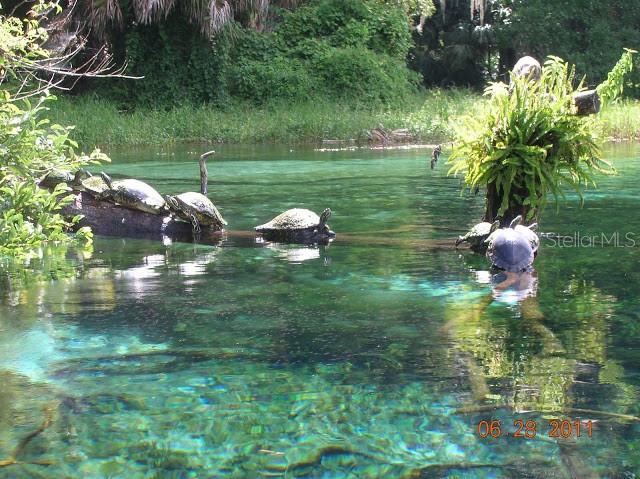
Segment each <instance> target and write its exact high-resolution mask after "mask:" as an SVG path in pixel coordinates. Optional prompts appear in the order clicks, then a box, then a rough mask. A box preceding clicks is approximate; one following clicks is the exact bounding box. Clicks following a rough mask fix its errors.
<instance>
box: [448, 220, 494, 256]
mask: <svg viewBox="0 0 640 479" xmlns="http://www.w3.org/2000/svg"><path fill="white" fill-rule="evenodd" d="M499 227H500V221H498V220H496V221H494V222H493V223H488V222H486V221H483V222H482V223H478V224H477V225H475V226H474V227H473V228H471V229H470V230H469V232H468V233H467V234H466V235H464V236H458V239H457V240H456V247H458V245H459V244H460V243H469V246H470V248H471V249H472V250H473V251H475V252H477V253H484V252H485V250H486V248H487V245H486V243H485V241H486V239H487V238H488V237H489V235H491V233H493V232H494V231H496V230H497V229H498V228H499Z"/></svg>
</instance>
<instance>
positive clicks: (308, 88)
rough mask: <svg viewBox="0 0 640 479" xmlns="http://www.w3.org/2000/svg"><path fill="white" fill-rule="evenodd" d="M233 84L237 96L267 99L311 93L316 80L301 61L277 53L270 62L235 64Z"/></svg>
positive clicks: (262, 101) (290, 97)
mask: <svg viewBox="0 0 640 479" xmlns="http://www.w3.org/2000/svg"><path fill="white" fill-rule="evenodd" d="M233 85H234V91H233V93H234V94H235V95H236V96H239V97H241V98H246V99H251V100H254V101H255V102H257V103H265V102H266V101H268V100H269V99H270V98H282V99H297V98H300V97H302V96H304V95H310V94H311V92H312V91H313V88H314V86H315V82H314V79H313V78H312V77H311V76H310V74H309V72H308V71H307V69H306V68H305V66H304V65H303V64H302V62H300V61H298V60H295V59H294V60H291V59H288V58H285V57H284V56H277V57H274V58H272V59H271V60H270V61H268V62H263V61H256V60H251V61H248V62H246V63H243V64H241V65H239V66H238V67H236V68H234V78H233Z"/></svg>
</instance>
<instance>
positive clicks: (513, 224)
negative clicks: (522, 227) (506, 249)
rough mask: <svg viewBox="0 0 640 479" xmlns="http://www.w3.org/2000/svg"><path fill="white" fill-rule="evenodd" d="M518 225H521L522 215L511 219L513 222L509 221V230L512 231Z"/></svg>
mask: <svg viewBox="0 0 640 479" xmlns="http://www.w3.org/2000/svg"><path fill="white" fill-rule="evenodd" d="M520 223H522V215H518V216H516V217H515V218H513V220H511V223H509V228H511V229H513V228H515V227H516V226H518V225H519V224H520Z"/></svg>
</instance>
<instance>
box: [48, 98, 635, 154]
mask: <svg viewBox="0 0 640 479" xmlns="http://www.w3.org/2000/svg"><path fill="white" fill-rule="evenodd" d="M483 102H484V99H483V97H482V96H481V95H479V94H478V93H475V92H472V91H469V90H439V89H432V90H428V91H426V92H423V93H421V94H416V95H415V96H414V97H412V98H410V99H408V100H407V101H405V102H403V103H401V104H396V105H392V106H380V105H367V104H362V103H360V104H359V103H354V102H345V101H338V100H335V101H332V100H328V99H312V100H311V99H310V100H309V101H308V102H305V103H284V102H282V103H271V104H267V105H263V106H254V105H249V104H242V103H236V104H231V105H229V106H228V107H226V108H224V109H219V108H214V107H212V106H209V105H202V106H196V107H194V106H182V107H176V108H174V109H171V110H168V111H165V110H144V109H140V110H136V111H133V112H120V111H118V109H117V106H116V105H115V104H114V103H112V102H109V101H107V100H104V99H101V98H98V97H92V96H80V97H60V98H59V100H58V101H57V102H54V103H52V104H51V109H50V111H49V113H48V116H49V118H51V120H52V121H53V122H55V123H60V124H63V125H69V124H70V125H76V127H75V131H74V133H73V137H74V139H76V141H78V142H79V143H80V145H81V146H82V147H83V149H85V150H86V149H91V148H93V147H102V148H105V147H108V146H110V145H149V144H166V143H177V142H206V143H286V144H291V143H319V142H320V141H322V140H326V139H338V140H346V139H355V140H358V141H362V142H365V141H366V132H367V130H370V129H372V128H374V127H376V126H377V125H378V124H382V125H384V127H385V128H386V129H389V130H392V129H397V128H406V129H408V130H409V131H410V132H411V134H412V135H413V141H415V142H425V143H437V142H443V141H446V140H449V139H451V138H452V137H453V122H454V120H455V118H456V117H458V116H460V115H462V114H466V113H471V112H473V111H474V109H477V108H481V107H482V104H483ZM639 118H640V102H639V101H636V100H627V101H624V102H621V103H619V104H617V105H614V106H612V107H610V108H609V109H608V110H606V111H604V112H602V113H601V114H599V115H598V122H599V125H600V128H599V130H600V133H601V135H602V136H603V137H604V138H606V139H608V140H632V139H640V122H639V121H638V119H639Z"/></svg>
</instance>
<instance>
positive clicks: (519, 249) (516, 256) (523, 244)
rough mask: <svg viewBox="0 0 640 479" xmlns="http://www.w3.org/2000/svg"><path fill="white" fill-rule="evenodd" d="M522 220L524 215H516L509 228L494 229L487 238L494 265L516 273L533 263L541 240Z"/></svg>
mask: <svg viewBox="0 0 640 479" xmlns="http://www.w3.org/2000/svg"><path fill="white" fill-rule="evenodd" d="M521 221H522V217H516V218H515V219H514V220H513V221H512V222H511V224H510V225H509V227H508V228H500V229H498V230H496V231H494V232H493V233H491V235H490V236H489V238H488V239H487V241H486V243H487V244H488V248H487V258H489V260H490V261H491V264H492V265H493V266H496V267H498V268H500V269H502V270H505V271H509V272H514V273H516V272H521V271H524V270H526V269H527V268H529V266H531V265H532V264H533V260H534V259H535V252H536V249H537V248H538V245H539V240H538V239H537V238H538V237H537V235H536V234H535V233H534V232H533V231H532V230H531V229H529V228H527V227H526V226H522V225H520V222H521ZM534 236H535V240H534V238H533V237H534Z"/></svg>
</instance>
